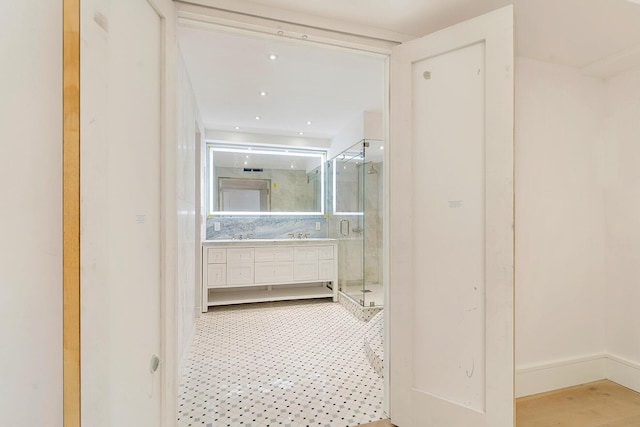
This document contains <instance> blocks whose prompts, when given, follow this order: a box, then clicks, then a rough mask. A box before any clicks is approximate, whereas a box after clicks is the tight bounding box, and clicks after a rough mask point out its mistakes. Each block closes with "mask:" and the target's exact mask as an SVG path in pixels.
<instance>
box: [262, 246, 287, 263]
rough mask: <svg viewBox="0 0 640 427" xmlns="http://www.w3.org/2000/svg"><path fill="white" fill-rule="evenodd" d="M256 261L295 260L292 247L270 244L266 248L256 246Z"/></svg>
mask: <svg viewBox="0 0 640 427" xmlns="http://www.w3.org/2000/svg"><path fill="white" fill-rule="evenodd" d="M255 261H256V262H269V261H293V248H292V247H286V246H285V247H277V246H270V247H266V248H255Z"/></svg>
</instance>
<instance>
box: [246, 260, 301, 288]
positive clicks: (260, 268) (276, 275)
mask: <svg viewBox="0 0 640 427" xmlns="http://www.w3.org/2000/svg"><path fill="white" fill-rule="evenodd" d="M255 269H256V270H255V277H256V280H255V283H256V284H263V283H288V282H291V281H293V263H292V262H257V263H256V265H255Z"/></svg>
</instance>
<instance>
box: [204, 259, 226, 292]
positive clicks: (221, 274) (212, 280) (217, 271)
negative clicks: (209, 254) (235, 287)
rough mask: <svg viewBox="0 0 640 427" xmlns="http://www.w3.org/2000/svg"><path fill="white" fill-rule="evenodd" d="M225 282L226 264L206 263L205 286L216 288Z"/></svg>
mask: <svg viewBox="0 0 640 427" xmlns="http://www.w3.org/2000/svg"><path fill="white" fill-rule="evenodd" d="M226 284H227V265H226V264H208V265H207V287H209V288H216V287H219V286H224V285H226Z"/></svg>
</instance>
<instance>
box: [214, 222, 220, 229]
mask: <svg viewBox="0 0 640 427" xmlns="http://www.w3.org/2000/svg"><path fill="white" fill-rule="evenodd" d="M213 229H214V230H215V231H220V223H219V222H214V223H213Z"/></svg>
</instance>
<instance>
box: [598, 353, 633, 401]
mask: <svg viewBox="0 0 640 427" xmlns="http://www.w3.org/2000/svg"><path fill="white" fill-rule="evenodd" d="M606 374H607V379H609V380H611V381H613V382H614V383H618V384H620V385H622V386H625V387H627V388H630V389H631V390H634V391H637V392H639V393H640V363H636V362H633V361H631V360H628V359H625V358H623V357H619V356H615V355H612V354H609V355H607V363H606Z"/></svg>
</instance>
